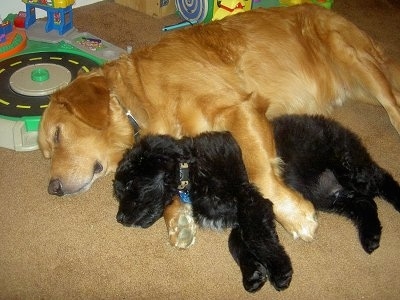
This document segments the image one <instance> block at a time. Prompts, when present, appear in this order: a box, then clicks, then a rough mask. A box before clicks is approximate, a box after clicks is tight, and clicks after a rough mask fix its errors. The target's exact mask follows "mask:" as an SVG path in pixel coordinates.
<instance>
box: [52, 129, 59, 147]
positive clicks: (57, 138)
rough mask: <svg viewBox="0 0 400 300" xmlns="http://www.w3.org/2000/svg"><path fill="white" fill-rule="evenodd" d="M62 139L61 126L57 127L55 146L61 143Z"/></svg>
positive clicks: (54, 137) (54, 139)
mask: <svg viewBox="0 0 400 300" xmlns="http://www.w3.org/2000/svg"><path fill="white" fill-rule="evenodd" d="M60 137H61V129H60V126H57V128H56V131H55V132H54V136H53V142H54V144H58V143H60Z"/></svg>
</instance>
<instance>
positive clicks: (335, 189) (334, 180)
mask: <svg viewBox="0 0 400 300" xmlns="http://www.w3.org/2000/svg"><path fill="white" fill-rule="evenodd" d="M273 125H274V135H275V141H276V148H277V152H278V155H279V156H280V157H281V159H282V160H283V162H284V165H283V172H282V176H283V179H284V181H285V182H286V184H287V185H289V186H291V187H292V188H294V189H296V190H297V191H299V192H300V193H302V194H303V196H304V197H305V198H306V199H309V200H311V201H312V203H313V204H314V206H315V208H316V209H317V210H321V211H326V212H333V213H337V214H340V215H343V216H346V217H347V218H349V219H350V220H352V221H353V223H354V224H355V225H356V227H357V228H358V233H359V237H360V241H361V245H362V246H363V248H364V250H365V251H366V252H367V253H372V252H373V251H374V250H375V249H377V248H378V247H379V242H380V237H381V223H380V221H379V218H378V212H377V206H376V203H375V202H374V197H382V198H383V199H385V200H387V201H388V202H390V203H391V204H393V206H394V207H395V209H396V210H397V211H400V187H399V184H398V183H397V182H396V181H395V180H394V179H393V177H392V176H391V175H390V174H389V173H388V172H387V171H385V170H384V169H382V168H381V167H379V166H378V165H377V164H376V163H375V162H374V161H373V160H372V158H371V157H370V155H369V154H368V152H367V150H366V148H365V147H364V146H363V145H362V143H361V141H360V139H359V138H358V137H357V136H356V135H355V134H354V133H352V132H351V131H349V130H347V129H346V128H344V127H343V126H341V125H340V124H339V123H337V122H335V121H333V120H329V119H326V118H324V117H321V116H313V117H310V116H299V115H288V116H282V117H279V118H277V119H275V120H274V121H273Z"/></svg>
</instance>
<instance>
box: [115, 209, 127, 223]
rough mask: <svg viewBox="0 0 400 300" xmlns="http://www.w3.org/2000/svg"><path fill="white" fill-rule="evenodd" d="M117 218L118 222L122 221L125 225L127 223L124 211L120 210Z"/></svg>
mask: <svg viewBox="0 0 400 300" xmlns="http://www.w3.org/2000/svg"><path fill="white" fill-rule="evenodd" d="M116 219H117V222H118V223H121V224H122V225H125V224H126V216H125V214H124V213H123V212H122V211H119V212H118V213H117V217H116Z"/></svg>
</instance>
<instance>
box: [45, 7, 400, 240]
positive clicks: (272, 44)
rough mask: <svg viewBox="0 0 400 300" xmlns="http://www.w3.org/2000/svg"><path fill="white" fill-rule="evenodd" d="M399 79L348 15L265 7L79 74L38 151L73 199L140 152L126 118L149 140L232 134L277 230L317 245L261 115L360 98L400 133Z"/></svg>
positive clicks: (50, 113) (48, 120)
mask: <svg viewBox="0 0 400 300" xmlns="http://www.w3.org/2000/svg"><path fill="white" fill-rule="evenodd" d="M399 81H400V68H399V65H397V64H395V63H394V62H392V61H390V60H389V59H388V58H386V57H385V55H384V54H383V52H382V51H381V50H380V49H379V48H378V47H377V46H376V45H375V43H374V42H373V41H372V40H371V39H370V38H369V37H368V36H367V35H366V34H365V33H363V32H362V31H360V30H359V29H358V28H357V27H356V26H355V25H353V24H352V23H350V22H349V21H347V20H345V19H344V18H342V17H341V16H338V15H337V14H335V13H333V12H331V11H329V10H326V9H323V8H320V7H318V6H313V5H300V6H293V7H290V8H273V9H268V10H263V9H259V10H254V11H249V12H245V13H241V14H237V15H234V16H231V17H227V18H225V19H223V20H221V21H216V22H212V23H210V24H206V25H199V26H194V27H191V28H187V29H182V30H179V31H175V32H171V33H169V34H167V36H166V37H165V38H163V39H162V40H161V41H160V42H159V43H158V44H156V45H154V46H150V47H146V48H144V49H141V50H138V51H135V52H134V53H132V54H131V55H129V56H124V57H122V58H120V59H118V60H116V61H113V62H110V63H108V64H106V65H105V66H104V67H102V68H99V69H97V70H94V71H92V72H90V73H88V74H81V75H79V76H78V78H77V79H76V80H74V81H73V82H72V83H71V84H70V85H69V86H67V87H66V88H64V89H62V90H60V91H58V92H56V93H55V94H54V95H53V96H52V97H51V101H50V104H49V107H48V108H47V109H46V111H45V113H44V115H43V118H42V122H41V127H40V132H39V142H40V147H41V149H42V151H43V153H44V155H45V157H48V158H51V171H50V172H51V178H52V180H54V179H56V180H58V181H59V183H60V184H61V186H60V187H59V188H62V189H63V191H62V193H63V194H72V193H76V192H80V191H83V190H86V189H88V188H89V187H90V185H91V183H92V182H93V181H94V180H95V179H96V178H97V177H99V176H102V175H104V174H106V173H108V172H110V171H114V170H115V168H116V166H117V163H118V162H119V160H120V159H121V157H122V154H123V153H124V151H125V149H126V148H128V147H130V146H131V145H132V144H133V138H132V132H133V129H132V127H131V125H130V124H129V121H128V119H127V118H126V117H125V116H124V109H129V110H131V112H132V114H133V115H134V116H135V118H136V119H137V121H138V123H139V125H140V127H141V134H142V135H143V134H146V133H164V134H171V135H173V136H175V137H180V136H183V135H195V134H198V133H200V132H203V131H207V130H229V131H231V132H232V134H233V135H234V137H235V138H236V139H237V141H238V143H239V144H240V146H241V148H242V151H243V158H244V161H245V165H246V168H247V171H248V173H249V176H250V179H251V181H252V182H254V183H255V184H256V185H257V186H258V187H259V188H260V190H261V192H262V193H263V194H264V195H265V197H267V198H269V199H270V200H271V201H272V202H273V203H274V212H275V214H276V217H277V220H278V221H279V222H280V223H281V224H282V225H283V226H284V227H285V228H286V230H288V231H289V232H290V233H292V234H293V236H294V237H301V238H303V239H305V240H310V239H311V238H312V237H313V234H314V231H315V229H316V221H315V216H314V209H313V207H312V205H311V204H310V202H308V201H306V200H304V199H303V198H302V197H301V196H300V195H299V194H298V193H296V192H294V191H293V190H290V189H289V188H287V187H285V186H284V185H283V184H282V182H281V180H280V178H279V176H277V170H276V168H275V167H274V166H275V165H276V154H275V148H274V141H273V140H272V131H271V127H270V124H269V123H268V122H267V121H266V117H267V118H268V119H270V118H273V117H276V116H278V115H281V114H286V113H309V114H317V113H322V114H326V113H329V112H330V111H331V110H332V108H333V107H334V106H336V105H340V104H341V103H343V102H344V101H345V100H346V98H352V99H354V98H357V99H360V100H363V101H366V102H371V103H380V104H381V105H383V107H384V108H385V109H386V111H387V112H388V115H389V117H390V120H391V122H392V123H393V126H394V127H395V128H396V130H397V131H399V132H400V113H399V106H398V104H399V102H400V92H399V90H400V83H399ZM99 164H100V165H101V166H102V168H98V166H99Z"/></svg>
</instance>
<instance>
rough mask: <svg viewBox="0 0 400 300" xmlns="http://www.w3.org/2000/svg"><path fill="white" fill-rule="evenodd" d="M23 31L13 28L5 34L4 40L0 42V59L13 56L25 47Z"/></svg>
mask: <svg viewBox="0 0 400 300" xmlns="http://www.w3.org/2000/svg"><path fill="white" fill-rule="evenodd" d="M26 43H27V38H26V34H25V31H23V30H13V31H12V32H11V33H9V34H8V35H7V36H6V41H5V42H3V43H1V44H0V59H5V58H7V57H10V56H13V55H15V54H16V53H18V52H20V51H22V50H23V49H24V48H25V47H26Z"/></svg>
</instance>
